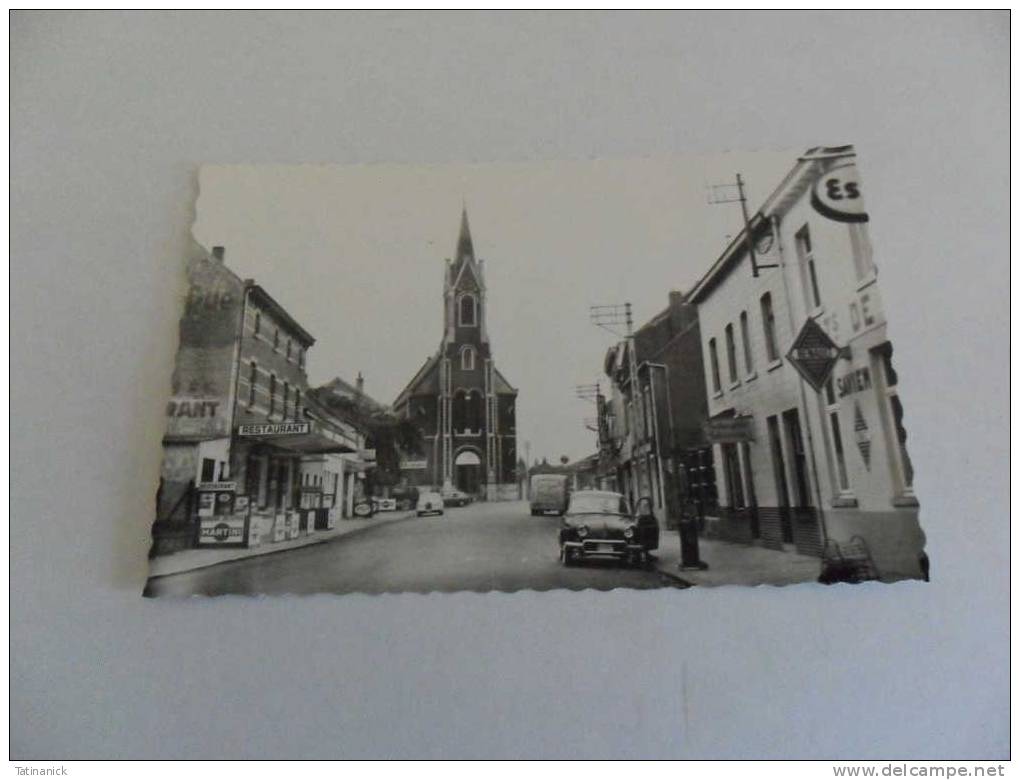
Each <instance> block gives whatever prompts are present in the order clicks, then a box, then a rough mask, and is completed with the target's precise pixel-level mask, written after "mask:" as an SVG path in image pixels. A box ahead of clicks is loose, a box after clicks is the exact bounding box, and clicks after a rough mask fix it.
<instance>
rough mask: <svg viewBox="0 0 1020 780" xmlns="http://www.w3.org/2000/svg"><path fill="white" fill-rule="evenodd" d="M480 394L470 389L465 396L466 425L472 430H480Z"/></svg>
mask: <svg viewBox="0 0 1020 780" xmlns="http://www.w3.org/2000/svg"><path fill="white" fill-rule="evenodd" d="M482 405H483V404H482V394H481V393H479V392H478V391H477V390H475V391H472V392H471V393H470V394H469V395H468V397H467V427H468V429H469V430H472V431H480V430H482Z"/></svg>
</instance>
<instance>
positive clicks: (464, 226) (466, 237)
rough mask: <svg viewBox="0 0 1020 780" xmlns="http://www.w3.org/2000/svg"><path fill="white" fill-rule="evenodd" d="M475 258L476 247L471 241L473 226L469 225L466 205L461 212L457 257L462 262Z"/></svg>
mask: <svg viewBox="0 0 1020 780" xmlns="http://www.w3.org/2000/svg"><path fill="white" fill-rule="evenodd" d="M468 258H471V259H472V260H474V259H475V247H474V244H472V243H471V227H470V226H469V225H468V215H467V206H464V209H463V211H461V213H460V235H459V236H458V237H457V259H456V261H455V262H457V263H461V262H463V261H464V260H466V259H468Z"/></svg>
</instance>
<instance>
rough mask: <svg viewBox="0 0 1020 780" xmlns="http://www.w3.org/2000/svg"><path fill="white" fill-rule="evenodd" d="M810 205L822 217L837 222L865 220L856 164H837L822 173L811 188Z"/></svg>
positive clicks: (866, 217) (866, 216) (866, 219)
mask: <svg viewBox="0 0 1020 780" xmlns="http://www.w3.org/2000/svg"><path fill="white" fill-rule="evenodd" d="M811 205H812V206H813V207H814V209H815V211H817V212H818V213H819V214H821V215H822V216H823V217H828V218H829V219H834V220H836V221H837V222H867V221H868V214H867V212H866V211H865V210H864V199H863V198H862V197H861V180H860V178H859V177H858V176H857V166H856V165H854V164H853V163H848V164H846V165H838V166H836V167H835V168H833V169H832V170H830V171H827V172H826V173H825V174H824V175H822V177H821V178H819V179H818V181H816V182H815V186H814V189H812V190H811Z"/></svg>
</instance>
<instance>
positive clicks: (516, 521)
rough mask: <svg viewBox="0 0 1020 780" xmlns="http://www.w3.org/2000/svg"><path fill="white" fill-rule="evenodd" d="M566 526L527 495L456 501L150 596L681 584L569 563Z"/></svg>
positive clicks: (186, 579) (216, 569)
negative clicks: (561, 538) (563, 536)
mask: <svg viewBox="0 0 1020 780" xmlns="http://www.w3.org/2000/svg"><path fill="white" fill-rule="evenodd" d="M559 523H560V519H559V518H558V517H555V516H551V515H550V516H547V517H532V516H531V514H530V513H529V511H528V504H527V502H523V501H514V502H492V503H477V504H472V505H470V506H466V507H451V508H448V509H447V510H446V513H445V514H443V515H432V516H427V517H421V518H416V517H414V516H413V515H412V516H411V517H410V518H409V519H406V520H398V521H396V522H392V523H387V524H385V525H381V526H379V527H376V528H371V529H368V530H365V531H362V532H360V533H357V534H354V535H352V536H348V537H339V538H336V539H333V540H330V541H328V542H324V543H322V544H314V545H311V546H308V547H304V548H300V549H295V550H289V551H286V552H281V553H278V554H273V555H262V556H258V557H254V558H248V559H245V560H240V561H234V562H230V563H224V564H219V565H216V566H211V567H208V568H205V569H198V570H196V571H190V572H183V573H181V574H175V575H170V576H166V577H159V578H156V579H153V580H151V581H150V583H149V586H148V589H147V595H152V596H174V595H193V594H198V595H208V596H218V595H224V594H252V595H257V594H286V593H351V592H361V593H382V592H390V593H394V592H402V591H411V592H428V591H433V590H437V591H457V590H474V591H488V590H503V591H514V590H520V589H533V590H549V589H552V588H571V589H575V590H579V589H583V588H596V589H599V590H610V589H612V588H659V587H677V583H675V582H674V581H672V580H670V579H669V578H666V577H663V576H662V575H660V574H659V573H658V572H656V571H654V570H643V569H631V568H625V567H623V566H622V565H621V564H619V563H617V562H615V561H601V560H590V561H585V562H584V563H583V564H581V565H580V566H574V567H570V568H568V567H565V566H563V565H562V564H561V563H560V562H559V558H558V552H559V550H558V529H559Z"/></svg>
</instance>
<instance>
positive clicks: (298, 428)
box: [237, 423, 312, 436]
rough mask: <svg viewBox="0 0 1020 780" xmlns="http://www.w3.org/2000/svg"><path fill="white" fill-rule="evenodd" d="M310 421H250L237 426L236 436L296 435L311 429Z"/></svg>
mask: <svg viewBox="0 0 1020 780" xmlns="http://www.w3.org/2000/svg"><path fill="white" fill-rule="evenodd" d="M311 429H312V426H311V423H250V424H247V425H239V426H237V435H238V436H296V435H299V434H302V433H308V432H309V431H311Z"/></svg>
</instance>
